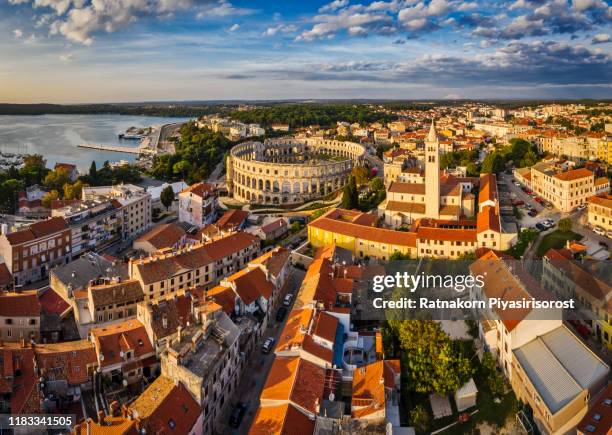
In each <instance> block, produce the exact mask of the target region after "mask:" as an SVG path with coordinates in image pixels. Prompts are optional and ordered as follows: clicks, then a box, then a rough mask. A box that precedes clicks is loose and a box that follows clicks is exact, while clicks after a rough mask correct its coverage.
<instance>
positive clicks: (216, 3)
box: [9, 0, 254, 45]
mask: <svg viewBox="0 0 612 435" xmlns="http://www.w3.org/2000/svg"><path fill="white" fill-rule="evenodd" d="M9 2H10V3H12V4H19V3H31V4H32V7H33V8H35V9H46V10H48V11H49V10H50V11H51V12H50V13H48V14H44V15H42V16H40V18H39V19H38V20H37V22H36V24H35V26H38V27H48V29H49V33H50V34H51V35H61V36H64V37H65V38H66V39H68V40H70V41H73V42H78V43H81V44H85V45H90V44H91V43H92V42H93V39H94V36H95V35H96V34H97V33H100V32H106V33H112V32H115V31H116V30H118V29H121V28H124V27H126V26H128V25H129V24H131V23H133V22H135V21H137V20H138V19H139V18H143V17H158V18H159V17H168V16H172V15H173V14H175V13H178V12H186V11H188V10H194V11H196V10H197V11H198V12H197V14H196V15H197V17H198V18H206V17H228V16H240V15H247V14H250V13H253V12H254V10H252V9H246V8H238V7H234V6H233V5H232V3H230V2H229V1H227V0H212V1H206V2H204V5H202V1H201V0H9Z"/></svg>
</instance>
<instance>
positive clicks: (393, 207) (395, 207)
mask: <svg viewBox="0 0 612 435" xmlns="http://www.w3.org/2000/svg"><path fill="white" fill-rule="evenodd" d="M385 210H387V211H391V212H393V211H397V212H401V213H416V214H425V203H421V202H419V203H417V202H403V201H387V203H386V205H385Z"/></svg>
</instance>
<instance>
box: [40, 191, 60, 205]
mask: <svg viewBox="0 0 612 435" xmlns="http://www.w3.org/2000/svg"><path fill="white" fill-rule="evenodd" d="M56 199H59V192H58V191H57V190H51V191H50V192H47V193H45V196H43V198H42V200H41V201H40V202H41V203H42V205H43V207H47V208H50V207H51V202H52V201H54V200H56Z"/></svg>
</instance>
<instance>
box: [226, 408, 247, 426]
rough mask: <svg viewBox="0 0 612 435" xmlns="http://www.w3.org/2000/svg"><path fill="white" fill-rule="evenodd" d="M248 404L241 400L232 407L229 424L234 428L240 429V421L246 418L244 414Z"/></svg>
mask: <svg viewBox="0 0 612 435" xmlns="http://www.w3.org/2000/svg"><path fill="white" fill-rule="evenodd" d="M246 410H247V406H246V404H244V403H242V402H239V403H238V404H236V406H234V409H232V413H231V415H230V419H229V425H230V426H231V427H233V428H234V429H238V427H239V426H240V423H242V419H243V418H244V414H246Z"/></svg>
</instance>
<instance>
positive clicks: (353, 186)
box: [342, 175, 359, 210]
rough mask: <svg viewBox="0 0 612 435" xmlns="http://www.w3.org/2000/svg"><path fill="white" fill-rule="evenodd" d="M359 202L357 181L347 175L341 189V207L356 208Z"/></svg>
mask: <svg viewBox="0 0 612 435" xmlns="http://www.w3.org/2000/svg"><path fill="white" fill-rule="evenodd" d="M358 204H359V192H358V191H357V183H356V182H355V177H353V176H352V175H351V176H350V177H349V182H348V183H347V184H346V186H344V190H343V191H342V207H343V208H345V209H347V210H351V209H354V208H357V206H358Z"/></svg>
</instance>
